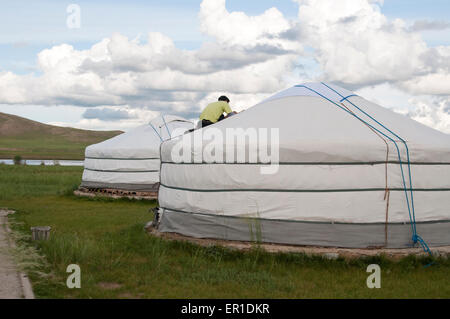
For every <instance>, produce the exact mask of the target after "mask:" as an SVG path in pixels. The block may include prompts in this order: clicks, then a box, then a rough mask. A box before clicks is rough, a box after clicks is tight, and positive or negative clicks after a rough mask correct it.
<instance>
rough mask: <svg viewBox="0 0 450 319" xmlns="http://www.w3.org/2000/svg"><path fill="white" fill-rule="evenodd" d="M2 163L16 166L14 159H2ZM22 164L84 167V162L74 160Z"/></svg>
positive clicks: (27, 161)
mask: <svg viewBox="0 0 450 319" xmlns="http://www.w3.org/2000/svg"><path fill="white" fill-rule="evenodd" d="M0 163H3V164H6V165H14V161H13V160H12V159H0ZM21 163H22V164H26V165H42V163H44V165H46V166H52V165H58V164H59V165H61V166H83V165H84V161H73V160H29V159H27V160H22V161H21Z"/></svg>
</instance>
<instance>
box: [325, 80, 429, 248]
mask: <svg viewBox="0 0 450 319" xmlns="http://www.w3.org/2000/svg"><path fill="white" fill-rule="evenodd" d="M321 83H322V85H324V86H326V87H327V88H329V89H330V90H332V91H333V92H335V93H337V94H338V95H340V96H341V97H343V96H342V95H341V94H340V93H339V92H337V91H336V90H334V89H333V88H331V87H330V86H328V85H327V84H326V83H324V82H321ZM347 102H349V103H350V104H351V105H353V106H354V107H356V108H357V109H358V110H359V111H360V112H362V113H364V114H365V115H366V116H368V117H369V118H371V119H372V120H373V121H375V122H376V123H377V124H378V125H380V126H381V127H383V128H384V129H386V130H387V131H388V132H390V133H391V134H393V135H394V136H395V137H397V138H398V139H399V140H400V141H402V143H403V144H404V145H405V149H406V156H407V161H408V175H409V188H410V194H411V208H412V218H411V212H410V211H408V212H409V219H410V221H411V227H412V232H413V235H412V240H413V242H414V243H415V244H416V243H417V242H418V241H419V238H420V236H418V235H417V227H416V212H415V208H414V195H413V187H412V174H411V160H410V156H409V148H408V144H407V143H406V141H405V140H404V139H403V138H401V137H400V136H398V135H397V134H396V133H394V132H393V131H391V130H390V129H388V128H387V127H386V126H385V125H383V124H381V123H380V122H379V121H377V120H376V119H375V118H373V117H372V116H371V115H370V114H368V113H366V112H365V111H364V110H362V109H361V108H359V107H358V106H357V105H355V104H354V103H353V102H351V101H349V100H348V101H347ZM408 208H409V203H408ZM422 241H423V239H422ZM421 244H422V243H421ZM422 247H424V246H423V245H422ZM427 247H428V246H427ZM424 250H425V251H426V249H425V247H424ZM428 250H429V249H428Z"/></svg>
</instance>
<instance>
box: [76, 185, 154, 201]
mask: <svg viewBox="0 0 450 319" xmlns="http://www.w3.org/2000/svg"><path fill="white" fill-rule="evenodd" d="M73 193H74V195H76V196H85V197H97V196H98V197H109V198H129V199H138V200H154V199H157V198H158V191H152V192H140V191H129V190H121V189H112V188H87V187H79V188H78V189H77V190H75V191H74V192H73Z"/></svg>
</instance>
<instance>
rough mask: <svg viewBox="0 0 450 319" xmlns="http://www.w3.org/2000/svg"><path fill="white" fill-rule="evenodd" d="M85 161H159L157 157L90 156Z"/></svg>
mask: <svg viewBox="0 0 450 319" xmlns="http://www.w3.org/2000/svg"><path fill="white" fill-rule="evenodd" d="M85 159H99V160H117V161H144V160H159V157H148V158H114V157H90V156H86V157H85Z"/></svg>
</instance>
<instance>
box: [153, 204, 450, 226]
mask: <svg viewBox="0 0 450 319" xmlns="http://www.w3.org/2000/svg"><path fill="white" fill-rule="evenodd" d="M160 208H161V209H165V210H168V211H172V212H176V213H182V214H190V215H201V216H208V217H216V218H236V219H258V220H266V221H273V222H286V223H302V224H329V225H334V224H337V225H367V226H370V225H386V223H385V222H377V223H345V222H331V221H329V222H326V221H309V220H291V219H271V218H261V217H255V216H252V217H249V216H230V215H219V214H208V213H193V212H187V211H184V210H179V209H174V208H167V207H162V206H161V207H160ZM437 223H450V220H447V219H445V220H432V221H424V222H416V224H437ZM410 224H411V222H410V221H406V222H390V223H388V225H410Z"/></svg>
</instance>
